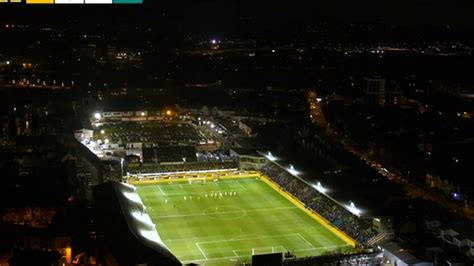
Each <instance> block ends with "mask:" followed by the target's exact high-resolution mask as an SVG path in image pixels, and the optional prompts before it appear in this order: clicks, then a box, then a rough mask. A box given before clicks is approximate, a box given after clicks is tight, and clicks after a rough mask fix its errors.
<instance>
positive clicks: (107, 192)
mask: <svg viewBox="0 0 474 266" xmlns="http://www.w3.org/2000/svg"><path fill="white" fill-rule="evenodd" d="M134 193H135V192H134V189H133V188H132V187H130V186H127V185H123V184H120V183H118V182H106V183H102V184H100V185H98V186H95V187H94V188H93V210H94V212H95V213H96V217H97V225H98V229H99V230H100V231H101V234H104V235H105V240H106V241H105V244H106V245H107V246H108V247H109V248H110V250H111V252H112V255H113V256H114V258H115V259H116V260H117V263H118V265H170V266H172V265H181V263H180V262H179V260H178V259H177V258H176V257H175V256H174V255H173V254H172V253H171V251H170V250H169V249H168V247H166V246H165V244H164V243H163V242H162V241H161V239H159V236H158V234H157V233H156V230H155V228H154V226H153V227H150V226H151V225H150V224H149V223H145V222H144V221H145V220H146V219H145V218H146V217H148V219H149V216H148V214H146V211H145V210H143V205H142V204H141V203H139V202H136V200H131V199H130V198H129V197H130V196H127V195H130V194H134ZM135 198H138V195H136V194H135ZM132 199H133V198H132ZM137 213H138V214H137ZM137 217H140V219H138V218H137Z"/></svg>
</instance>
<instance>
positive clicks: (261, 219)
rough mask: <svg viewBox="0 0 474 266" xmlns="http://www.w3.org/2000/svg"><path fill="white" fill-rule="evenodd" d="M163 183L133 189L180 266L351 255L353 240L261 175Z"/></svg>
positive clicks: (143, 183)
mask: <svg viewBox="0 0 474 266" xmlns="http://www.w3.org/2000/svg"><path fill="white" fill-rule="evenodd" d="M163 181H164V182H161V181H154V182H153V181H152V182H136V183H134V182H132V184H133V183H134V184H135V185H136V191H137V192H138V194H139V195H140V198H141V200H142V202H143V204H144V205H145V206H146V210H147V213H148V214H149V216H150V218H151V220H152V222H153V223H155V224H156V229H157V231H158V234H159V235H160V237H161V239H162V241H163V243H164V244H165V245H166V246H167V247H168V248H169V249H170V250H171V251H172V252H173V254H174V255H175V256H176V257H177V258H178V259H179V260H180V261H181V262H182V263H191V262H194V263H199V264H206V265H224V264H230V265H232V264H233V263H236V262H241V263H244V262H250V258H251V256H252V255H256V254H266V253H276V252H281V253H284V254H287V253H288V252H289V253H290V254H292V255H294V256H298V257H303V256H315V255H321V254H327V253H329V252H350V251H351V250H353V247H354V241H353V240H351V239H350V238H348V237H347V236H345V235H344V234H342V233H341V232H339V231H337V230H336V229H335V228H333V227H332V226H330V225H328V222H327V221H325V220H324V218H322V217H320V216H319V215H317V214H316V213H314V212H311V211H310V210H308V209H306V208H305V207H304V206H303V205H302V204H301V203H300V202H299V201H298V200H297V199H296V198H293V197H292V196H291V195H289V194H287V192H285V191H283V190H282V189H281V188H280V187H279V186H278V185H277V184H276V183H273V182H272V181H270V180H269V179H268V178H267V177H265V176H261V175H260V174H259V173H245V174H242V175H237V176H226V177H221V178H216V179H213V178H189V179H188V180H180V179H178V180H175V181H171V182H170V180H163Z"/></svg>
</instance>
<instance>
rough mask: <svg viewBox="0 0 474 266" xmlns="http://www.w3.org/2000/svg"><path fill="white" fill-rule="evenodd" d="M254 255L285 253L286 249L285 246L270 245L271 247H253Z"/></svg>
mask: <svg viewBox="0 0 474 266" xmlns="http://www.w3.org/2000/svg"><path fill="white" fill-rule="evenodd" d="M251 251H252V253H251V254H252V256H253V255H260V254H272V253H279V252H281V253H285V252H286V249H285V248H284V247H283V246H269V247H257V248H252V250H251Z"/></svg>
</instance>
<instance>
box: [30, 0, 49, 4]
mask: <svg viewBox="0 0 474 266" xmlns="http://www.w3.org/2000/svg"><path fill="white" fill-rule="evenodd" d="M26 3H27V4H54V0H26Z"/></svg>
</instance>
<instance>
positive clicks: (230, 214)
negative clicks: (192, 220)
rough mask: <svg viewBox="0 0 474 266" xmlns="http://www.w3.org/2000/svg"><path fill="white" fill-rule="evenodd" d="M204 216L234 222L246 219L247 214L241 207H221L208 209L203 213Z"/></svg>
mask: <svg viewBox="0 0 474 266" xmlns="http://www.w3.org/2000/svg"><path fill="white" fill-rule="evenodd" d="M203 214H204V215H206V216H208V217H211V218H215V219H222V220H232V219H238V218H241V217H244V216H245V215H246V214H247V212H246V211H245V210H243V209H241V208H239V207H233V206H219V207H215V208H207V209H205V210H204V211H203Z"/></svg>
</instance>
